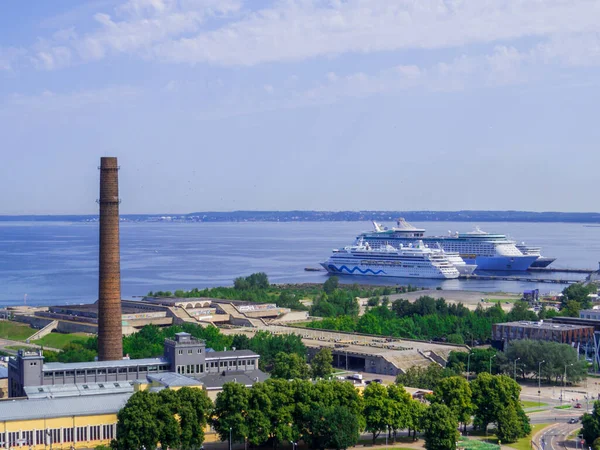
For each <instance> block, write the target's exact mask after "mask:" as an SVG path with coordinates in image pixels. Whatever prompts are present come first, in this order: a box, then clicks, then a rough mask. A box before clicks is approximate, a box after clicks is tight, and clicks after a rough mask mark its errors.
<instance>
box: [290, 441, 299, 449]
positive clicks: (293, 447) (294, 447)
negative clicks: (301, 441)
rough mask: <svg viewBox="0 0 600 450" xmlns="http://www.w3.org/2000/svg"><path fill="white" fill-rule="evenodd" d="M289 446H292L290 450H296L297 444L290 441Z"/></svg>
mask: <svg viewBox="0 0 600 450" xmlns="http://www.w3.org/2000/svg"><path fill="white" fill-rule="evenodd" d="M290 444H292V450H296V447H298V443H297V442H294V441H290Z"/></svg>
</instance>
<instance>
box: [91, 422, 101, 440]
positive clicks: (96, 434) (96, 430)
mask: <svg viewBox="0 0 600 450" xmlns="http://www.w3.org/2000/svg"><path fill="white" fill-rule="evenodd" d="M99 440H100V425H95V426H91V427H90V441H99Z"/></svg>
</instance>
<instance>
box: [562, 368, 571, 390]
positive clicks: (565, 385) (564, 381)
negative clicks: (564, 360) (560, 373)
mask: <svg viewBox="0 0 600 450" xmlns="http://www.w3.org/2000/svg"><path fill="white" fill-rule="evenodd" d="M572 365H573V363H571V364H565V376H564V378H563V387H567V367H570V366H572Z"/></svg>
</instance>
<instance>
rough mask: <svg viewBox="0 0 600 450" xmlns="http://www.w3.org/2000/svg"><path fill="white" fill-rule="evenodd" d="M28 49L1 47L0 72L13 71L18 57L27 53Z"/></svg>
mask: <svg viewBox="0 0 600 450" xmlns="http://www.w3.org/2000/svg"><path fill="white" fill-rule="evenodd" d="M25 53H26V51H25V50H24V49H21V48H14V47H8V48H3V47H0V72H3V71H6V72H10V71H13V70H14V68H15V63H16V61H17V60H18V59H20V58H21V57H23V56H24V55H25Z"/></svg>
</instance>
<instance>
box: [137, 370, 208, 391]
mask: <svg viewBox="0 0 600 450" xmlns="http://www.w3.org/2000/svg"><path fill="white" fill-rule="evenodd" d="M147 378H148V380H150V381H153V382H156V383H160V384H162V385H163V386H164V387H182V386H202V384H203V383H202V382H201V381H198V380H195V379H193V378H190V377H186V376H185V375H180V374H178V373H176V372H165V373H153V374H151V375H148V377H147Z"/></svg>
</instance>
